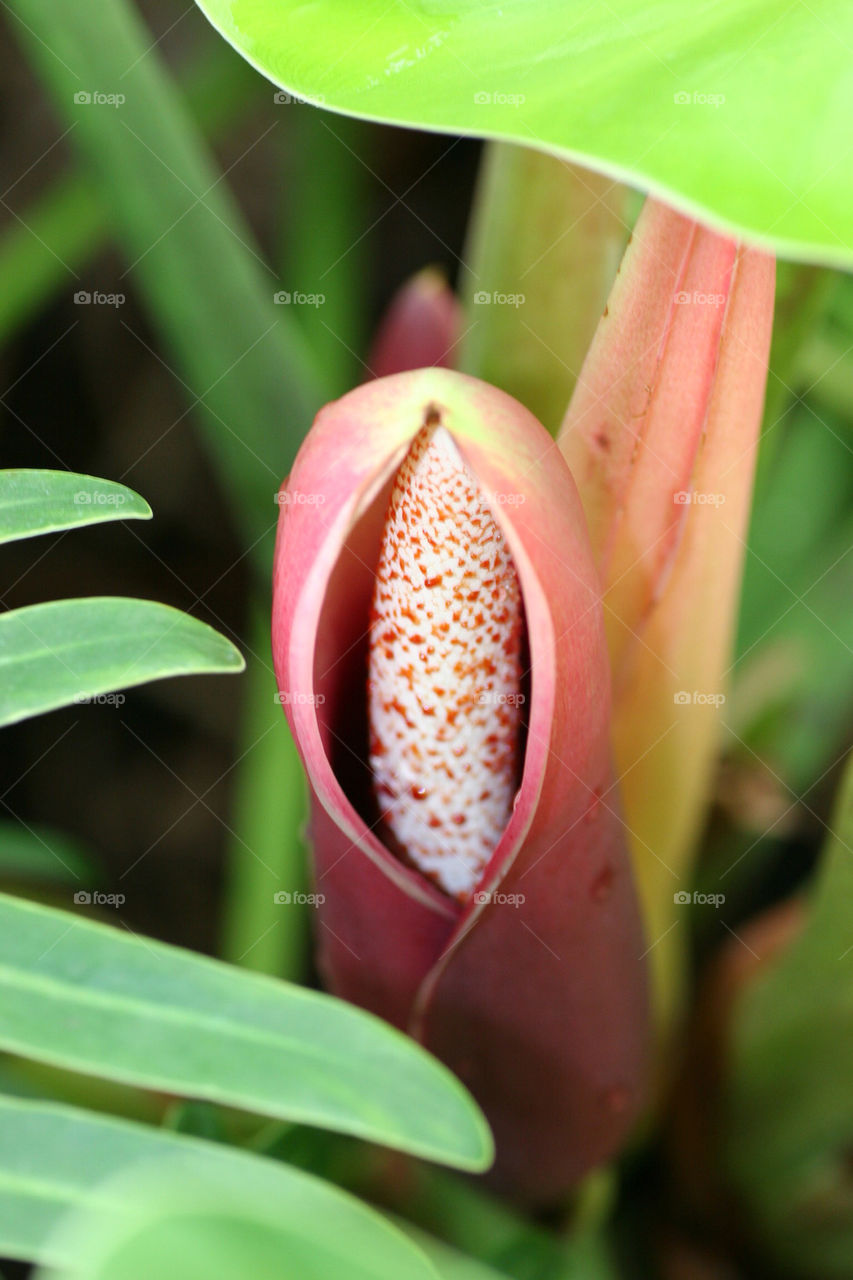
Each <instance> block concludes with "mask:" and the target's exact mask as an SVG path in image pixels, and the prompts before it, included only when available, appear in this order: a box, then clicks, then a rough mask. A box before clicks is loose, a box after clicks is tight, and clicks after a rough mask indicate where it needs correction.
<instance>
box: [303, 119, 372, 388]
mask: <svg viewBox="0 0 853 1280" xmlns="http://www.w3.org/2000/svg"><path fill="white" fill-rule="evenodd" d="M280 109H281V110H282V111H283V112H285V113H286V115H287V119H288V122H290V121H292V126H291V128H290V129H289V130H288V134H287V144H288V148H289V154H288V161H289V163H288V170H289V181H288V183H287V188H286V190H285V192H284V196H285V200H284V210H283V217H282V219H281V228H282V236H281V239H282V250H281V255H280V256H281V262H282V269H281V278H282V283H283V287H284V288H285V289H286V290H288V291H289V292H291V293H292V294H293V293H295V292H296V291H297V290H298V291H299V292H300V293H302V294H313V295H316V296H318V297H320V298H322V299H323V301H322V302H321V303H320V304H319V305H317V306H299V307H295V308H294V314H295V316H296V317H297V319H298V320H299V322H300V328H301V331H302V333H303V334H304V337H305V340H306V342H307V343H308V344H309V346H310V347H311V350H312V351H313V352H314V353H315V356H316V359H317V361H318V363H319V365H320V367H321V368H322V369H323V374H324V377H325V379H326V381H327V383H328V386H329V392H330V395H333V396H335V397H337V396H340V395H343V393H344V392H345V391H348V390H349V389H350V388H351V387H352V386H353V385H354V384H355V383H357V382H362V381H364V378H365V376H366V370H365V369H364V367H363V366H362V364H361V362H360V360H359V353H361V352H363V351H364V349H365V346H366V342H367V334H366V332H365V319H366V315H365V305H364V302H365V245H366V243H367V240H366V238H361V237H362V229H361V228H360V227H357V226H356V225H355V224H354V218H353V211H354V210H358V209H360V208H363V207H364V187H365V177H366V175H367V174H368V172H369V171H368V169H367V167H366V165H365V164H364V163H363V162H362V160H361V159H360V157H361V155H363V154H364V153H365V152H366V151H367V150H368V143H369V140H370V136H371V135H370V132H369V129H370V126H366V125H364V124H363V123H362V122H361V121H359V120H350V119H348V118H347V117H346V116H337V115H332V114H331V113H329V112H327V111H318V110H316V109H315V108H313V107H306V106H303V105H297V104H290V105H283V106H282V107H281V108H280ZM365 225H366V224H365Z"/></svg>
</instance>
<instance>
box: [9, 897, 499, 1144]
mask: <svg viewBox="0 0 853 1280" xmlns="http://www.w3.org/2000/svg"><path fill="white" fill-rule="evenodd" d="M0 990H2V993H3V994H2V998H0V1047H3V1048H6V1049H9V1050H10V1051H12V1052H15V1053H18V1054H21V1055H23V1056H26V1057H32V1058H36V1059H37V1060H39V1061H42V1062H50V1063H54V1064H56V1065H58V1066H64V1067H68V1068H70V1069H72V1070H77V1071H84V1072H87V1073H89V1074H92V1075H97V1076H102V1077H105V1078H106V1079H110V1080H118V1081H124V1082H126V1083H128V1084H137V1085H141V1086H143V1087H146V1088H151V1089H158V1090H162V1091H165V1092H169V1093H176V1094H180V1095H184V1096H188V1097H195V1098H203V1099H208V1100H210V1101H212V1102H220V1103H223V1104H228V1105H230V1106H235V1107H242V1108H244V1109H246V1110H248V1111H255V1112H259V1113H261V1114H263V1115H268V1116H274V1117H276V1118H279V1119H285V1120H298V1121H301V1122H304V1123H306V1124H314V1125H320V1126H324V1127H327V1128H330V1129H336V1130H339V1131H340V1132H343V1133H351V1134H355V1135H357V1136H359V1137H363V1138H367V1139H369V1140H371V1141H375V1142H381V1143H384V1144H386V1145H388V1146H392V1147H399V1148H400V1149H402V1150H406V1151H411V1152H414V1153H416V1154H418V1155H423V1156H427V1157H430V1158H432V1159H435V1160H440V1161H443V1162H444V1163H446V1164H451V1165H457V1166H459V1167H460V1168H468V1169H482V1168H484V1167H485V1166H486V1165H487V1164H488V1162H489V1159H490V1155H491V1140H490V1137H489V1133H488V1129H487V1127H486V1124H485V1121H484V1120H483V1118H482V1116H481V1114H480V1112H479V1111H478V1109H477V1108H476V1106H475V1104H474V1102H473V1101H472V1099H471V1098H470V1096H469V1094H468V1093H467V1092H466V1091H465V1089H464V1088H463V1087H462V1085H461V1084H460V1083H459V1082H458V1081H457V1080H456V1079H455V1078H454V1076H452V1075H451V1074H450V1072H449V1071H448V1070H447V1069H446V1068H445V1067H443V1066H442V1065H441V1064H440V1063H439V1062H437V1061H436V1060H435V1059H434V1058H432V1057H431V1056H430V1055H429V1054H427V1053H426V1052H425V1050H423V1049H422V1048H421V1047H420V1046H419V1045H417V1044H416V1043H415V1042H414V1041H413V1040H410V1039H409V1038H408V1037H407V1036H404V1035H402V1034H401V1033H400V1032H398V1031H395V1030H394V1029H393V1028H391V1027H389V1026H387V1025H386V1024H385V1023H384V1022H381V1021H379V1019H377V1018H375V1017H373V1016H371V1015H370V1014H367V1013H364V1012H363V1011H362V1010H360V1009H356V1008H355V1007H353V1006H352V1005H348V1004H345V1003H344V1002H343V1001H340V1000H336V999H334V998H333V997H331V996H326V995H322V994H319V993H317V992H313V991H306V990H304V989H303V988H301V987H296V986H291V985H290V984H288V983H284V982H278V981H275V980H273V979H271V978H267V977H265V976H263V975H259V974H252V973H247V972H245V971H243V970H239V969H235V968H232V967H231V966H229V965H224V964H222V963H220V962H218V961H214V960H209V959H207V958H206V957H203V956H198V955H194V954H193V953H191V952H188V951H180V950H177V949H176V948H172V947H167V946H164V945H162V944H161V943H156V942H152V941H151V940H150V939H147V938H139V937H137V936H135V935H132V934H130V933H128V932H120V931H118V930H115V929H111V928H108V927H106V926H104V925H100V924H93V923H91V922H90V921H87V920H82V919H80V918H78V917H75V916H71V915H68V914H66V913H63V912H59V911H54V910H50V909H48V908H46V907H40V906H34V905H33V904H30V903H24V902H20V901H16V900H14V899H12V898H7V897H2V896H0Z"/></svg>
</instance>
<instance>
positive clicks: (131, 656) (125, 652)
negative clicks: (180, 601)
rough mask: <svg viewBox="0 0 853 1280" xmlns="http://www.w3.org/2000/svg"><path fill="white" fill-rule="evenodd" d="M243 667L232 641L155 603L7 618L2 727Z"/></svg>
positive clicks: (73, 603)
mask: <svg viewBox="0 0 853 1280" xmlns="http://www.w3.org/2000/svg"><path fill="white" fill-rule="evenodd" d="M243 666H244V662H243V658H242V656H241V655H240V653H239V652H238V651H237V649H235V648H234V646H233V644H231V642H230V640H226V639H225V637H224V636H221V635H219V634H218V633H217V632H216V631H214V630H213V628H212V627H209V626H207V624H206V623H204V622H199V621H198V619H197V618H191V617H190V616H189V615H188V614H186V613H181V611H180V610H179V609H172V608H170V607H169V606H168V605H164V604H156V603H155V602H154V601H152V600H130V599H123V598H121V597H116V598H112V597H108V596H103V597H98V596H92V597H86V598H84V599H81V600H55V601H52V602H51V603H50V604H36V605H29V606H28V607H27V608H24V609H13V610H12V611H11V612H9V613H5V614H2V615H0V725H6V724H15V723H16V722H17V721H18V720H25V719H26V718H27V717H28V716H35V715H40V714H41V713H42V712H44V711H53V710H54V709H55V708H56V707H64V706H68V705H69V704H70V703H73V702H87V701H90V700H91V699H93V698H99V697H101V696H103V695H105V694H108V693H110V692H111V691H112V690H114V689H127V688H130V687H131V686H133V685H137V684H144V683H146V681H149V680H160V679H162V678H163V677H164V676H182V675H195V674H202V673H212V672H235V671H242V669H243Z"/></svg>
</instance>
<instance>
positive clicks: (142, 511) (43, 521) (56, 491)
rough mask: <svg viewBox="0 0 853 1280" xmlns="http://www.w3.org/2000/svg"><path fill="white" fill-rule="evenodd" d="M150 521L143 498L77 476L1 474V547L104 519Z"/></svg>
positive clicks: (111, 484)
mask: <svg viewBox="0 0 853 1280" xmlns="http://www.w3.org/2000/svg"><path fill="white" fill-rule="evenodd" d="M132 519H136V520H150V519H151V508H150V507H149V505H148V503H147V502H146V501H145V499H144V498H140V496H139V494H138V493H134V492H133V490H132V489H128V488H127V487H126V486H125V485H123V484H117V483H116V482H115V481H113V480H96V479H95V477H94V476H83V475H77V474H76V473H75V472H73V471H41V470H15V471H0V542H14V541H15V540H16V539H18V538H29V537H32V536H33V535H34V534H37V533H54V532H55V531H56V530H57V529H72V528H74V527H75V526H78V525H85V524H98V523H100V522H101V521H103V520H132Z"/></svg>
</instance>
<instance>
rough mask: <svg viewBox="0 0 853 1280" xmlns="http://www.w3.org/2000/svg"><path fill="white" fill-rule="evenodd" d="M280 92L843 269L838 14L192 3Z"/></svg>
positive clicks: (526, 1)
mask: <svg viewBox="0 0 853 1280" xmlns="http://www.w3.org/2000/svg"><path fill="white" fill-rule="evenodd" d="M198 3H199V4H200V6H201V8H202V9H203V10H204V12H205V13H206V14H207V16H208V17H209V18H210V20H211V21H212V22H213V24H214V25H215V26H216V27H217V28H218V29H219V30H220V31H221V32H222V34H223V35H224V36H225V37H226V39H228V40H230V41H231V43H232V44H234V46H235V47H236V48H237V49H239V50H240V52H241V53H243V54H244V55H245V56H246V57H247V58H248V59H249V61H250V62H252V63H253V64H254V65H255V66H256V67H258V68H259V69H260V70H261V71H262V72H263V73H264V74H265V75H267V76H269V78H270V79H271V80H273V81H275V82H276V83H277V84H280V85H282V86H284V87H285V88H286V89H288V90H290V91H292V92H295V93H298V94H301V95H304V96H305V97H307V98H309V99H311V100H314V101H319V102H321V103H324V104H325V105H326V106H327V107H330V108H332V109H334V110H337V111H344V112H348V113H351V114H354V115H361V116H365V117H368V118H371V119H376V120H385V121H393V122H396V123H400V124H409V125H414V126H419V127H423V128H427V129H437V130H441V131H449V132H453V133H465V134H474V135H479V136H484V137H491V138H504V139H507V140H510V141H516V142H521V143H524V144H526V145H528V146H533V147H539V148H541V149H546V150H556V151H558V152H560V153H561V154H562V155H564V156H566V157H568V158H569V159H572V160H576V161H578V162H580V163H581V164H586V165H588V166H589V167H591V168H594V169H599V170H601V171H602V172H604V173H608V174H610V175H611V176H613V177H616V178H620V179H625V180H627V181H629V182H633V183H635V184H637V185H639V186H641V187H644V188H646V189H648V190H651V191H654V192H655V193H657V194H658V195H662V196H663V197H664V198H666V199H668V200H669V201H671V202H672V203H673V204H676V205H677V206H679V207H680V208H682V209H684V210H686V211H688V212H694V213H697V212H698V213H702V214H704V215H705V216H706V217H707V219H708V220H710V221H712V222H714V223H715V224H720V225H723V226H728V227H737V228H740V229H742V230H743V231H744V232H745V233H749V234H750V235H752V236H753V237H755V238H758V239H760V240H762V241H763V242H765V243H767V244H768V245H771V246H773V247H775V248H776V249H778V250H780V251H781V252H782V253H783V254H790V255H791V256H797V257H804V258H812V257H813V258H816V259H821V260H826V261H835V262H839V263H848V264H849V263H851V262H853V166H851V164H850V156H849V153H850V119H851V117H853V76H851V74H850V49H851V46H853V7H851V6H850V4H849V3H848V0H813V2H812V3H810V4H809V5H805V4H791V3H790V2H789V0H697V2H696V3H695V4H693V5H691V6H689V7H687V8H685V4H684V0H657V3H655V4H649V3H648V0H610V3H608V4H601V5H596V4H587V3H579V0H575V2H574V3H572V2H571V0H503V2H502V3H501V4H493V3H492V4H483V3H477V2H476V0H356V2H353V0H349V2H347V3H344V2H343V0H317V3H314V4H305V3H303V0H198Z"/></svg>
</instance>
